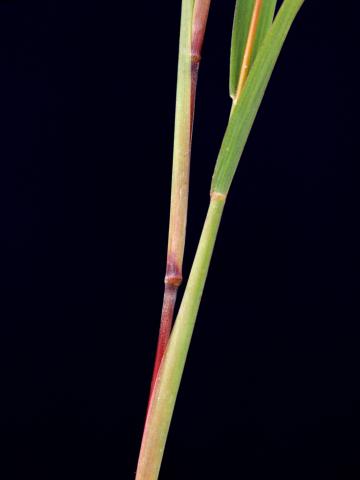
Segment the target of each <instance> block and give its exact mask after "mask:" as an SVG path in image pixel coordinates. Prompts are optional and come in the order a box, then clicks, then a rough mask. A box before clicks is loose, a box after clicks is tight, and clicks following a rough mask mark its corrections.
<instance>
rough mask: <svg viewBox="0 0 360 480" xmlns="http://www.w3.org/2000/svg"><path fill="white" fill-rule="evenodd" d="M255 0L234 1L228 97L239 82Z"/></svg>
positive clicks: (233, 93) (233, 92) (232, 96)
mask: <svg viewBox="0 0 360 480" xmlns="http://www.w3.org/2000/svg"><path fill="white" fill-rule="evenodd" d="M254 5H255V0H236V5H235V13H234V22H233V28H232V35H231V50H230V81H229V92H230V97H231V98H234V96H235V94H236V89H237V85H238V81H239V75H240V70H241V63H242V59H243V57H244V52H245V47H246V41H247V37H248V33H249V28H250V23H251V17H252V12H253V10H254Z"/></svg>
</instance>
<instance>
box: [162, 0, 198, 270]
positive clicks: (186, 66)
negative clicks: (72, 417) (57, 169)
mask: <svg viewBox="0 0 360 480" xmlns="http://www.w3.org/2000/svg"><path fill="white" fill-rule="evenodd" d="M193 8H194V0H183V2H182V10H181V27H180V46H179V62H178V76H177V91H176V112H175V134H174V151H173V171H172V184H171V207H170V225H169V241H168V258H169V260H170V262H171V263H172V264H173V265H174V268H175V269H176V271H175V272H167V275H169V274H170V275H171V274H174V275H175V276H176V275H179V273H180V272H181V269H182V262H183V255H184V245H185V232H186V217H187V206H188V193H189V168H190V143H191V38H192V15H193Z"/></svg>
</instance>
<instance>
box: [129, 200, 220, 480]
mask: <svg viewBox="0 0 360 480" xmlns="http://www.w3.org/2000/svg"><path fill="white" fill-rule="evenodd" d="M224 203H225V197H224V196H223V195H217V194H213V195H212V198H211V201H210V206H209V210H208V213H207V217H206V220H205V224H204V227H203V231H202V234H201V238H200V242H199V245H198V249H197V252H196V255H195V259H194V263H193V266H192V269H191V272H190V276H189V280H188V283H187V286H186V290H185V293H184V297H183V300H182V303H181V306H180V309H179V313H178V316H177V319H176V323H175V325H174V328H173V331H172V333H171V337H170V340H169V343H168V347H167V349H166V352H165V355H164V358H163V361H162V363H161V367H160V370H159V374H158V377H157V380H156V383H155V387H154V390H153V394H152V398H151V402H150V407H149V411H148V416H147V421H146V425H145V430H144V436H143V442H142V445H141V451H140V456H139V463H138V468H137V475H136V480H156V479H157V478H158V475H159V470H160V465H161V460H162V457H163V453H164V449H165V443H166V438H167V434H168V431H169V426H170V421H171V417H172V413H173V410H174V406H175V401H176V396H177V392H178V390H179V386H180V381H181V376H182V373H183V370H184V365H185V360H186V356H187V352H188V349H189V345H190V340H191V336H192V333H193V329H194V325H195V320H196V316H197V313H198V310H199V305H200V300H201V296H202V292H203V289H204V285H205V280H206V277H207V273H208V269H209V264H210V259H211V255H212V252H213V249H214V244H215V240H216V236H217V232H218V228H219V224H220V220H221V215H222V212H223V208H224Z"/></svg>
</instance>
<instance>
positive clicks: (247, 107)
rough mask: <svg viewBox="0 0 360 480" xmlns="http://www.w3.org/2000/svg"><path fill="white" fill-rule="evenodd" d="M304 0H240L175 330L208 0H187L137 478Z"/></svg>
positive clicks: (156, 463)
mask: <svg viewBox="0 0 360 480" xmlns="http://www.w3.org/2000/svg"><path fill="white" fill-rule="evenodd" d="M303 3H304V0H284V1H283V2H282V4H281V6H280V9H279V11H278V13H277V14H276V16H275V18H274V12H275V8H276V4H277V2H276V1H275V0H237V1H236V7H235V15H234V23H233V32H232V42H231V54H230V81H229V85H230V96H231V98H232V108H231V112H230V115H229V122H228V125H227V128H226V131H225V135H224V138H223V142H222V145H221V148H220V152H219V155H218V158H217V161H216V165H215V170H214V174H213V178H212V183H211V189H210V204H209V208H208V212H207V215H206V219H205V222H204V226H203V230H202V233H201V237H200V241H199V244H198V248H197V251H196V254H195V258H194V261H193V265H192V268H191V272H190V275H189V279H188V282H187V285H186V289H185V292H184V295H183V298H182V301H181V304H180V307H179V311H178V313H177V317H176V321H175V324H174V327H173V328H172V330H171V326H172V318H173V314H174V306H175V301H176V296H177V289H178V286H179V285H180V283H181V280H182V272H181V270H182V260H183V253H184V246H185V231H186V216H187V204H188V188H189V169H190V149H191V137H192V125H193V115H194V103H195V91H196V83H197V74H198V65H199V60H200V51H201V45H202V41H203V38H204V32H205V27H206V19H207V13H208V10H209V6H210V1H209V0H203V1H202V0H195V1H194V0H183V1H182V13H181V27H180V47H179V64H178V84H177V104H176V120H175V140H174V159H173V174H172V193H171V213H170V226H169V243H168V260H167V270H166V277H165V294H164V304H163V310H162V319H161V327H160V334H159V343H158V349H157V355H156V361H155V367H154V374H153V380H152V386H151V393H150V399H149V405H148V412H147V417H146V422H145V427H144V433H143V439H142V445H141V450H140V455H139V460H138V467H137V473H136V480H156V479H157V478H158V475H159V471H160V467H161V461H162V457H163V453H164V449H165V444H166V439H167V435H168V431H169V427H170V422H171V418H172V414H173V410H174V406H175V402H176V397H177V393H178V390H179V386H180V382H181V377H182V374H183V370H184V366H185V362H186V357H187V353H188V350H189V346H190V342H191V337H192V333H193V329H194V325H195V321H196V317H197V313H198V310H199V306H200V301H201V297H202V293H203V290H204V286H205V281H206V277H207V273H208V269H209V265H210V261H211V256H212V253H213V249H214V246H215V241H216V236H217V232H218V229H219V226H220V222H221V217H222V213H223V210H224V206H225V203H226V198H227V195H228V192H229V189H230V186H231V183H232V180H233V178H234V175H235V172H236V169H237V166H238V164H239V161H240V158H241V155H242V152H243V150H244V147H245V144H246V141H247V139H248V136H249V134H250V130H251V128H252V126H253V123H254V120H255V117H256V114H257V112H258V109H259V107H260V104H261V100H262V98H263V96H264V93H265V90H266V87H267V85H268V82H269V79H270V77H271V73H272V71H273V69H274V66H275V64H276V61H277V59H278V57H279V54H280V51H281V48H282V46H283V43H284V41H285V39H286V36H287V34H288V32H289V29H290V27H291V25H292V23H293V21H294V19H295V17H296V15H297V13H298V11H299V10H300V8H301V6H302V4H303Z"/></svg>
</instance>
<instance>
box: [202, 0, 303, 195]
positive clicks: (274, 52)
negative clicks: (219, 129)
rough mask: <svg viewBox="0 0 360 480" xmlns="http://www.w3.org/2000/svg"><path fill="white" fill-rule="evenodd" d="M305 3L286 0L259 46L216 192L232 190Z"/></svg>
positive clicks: (228, 135) (229, 132) (218, 169)
mask: <svg viewBox="0 0 360 480" xmlns="http://www.w3.org/2000/svg"><path fill="white" fill-rule="evenodd" d="M303 3H304V0H284V2H283V4H282V6H281V8H280V10H279V13H278V14H277V16H276V18H275V21H274V23H273V24H272V26H271V28H270V30H269V31H268V33H267V35H266V37H265V39H264V41H263V43H262V45H261V47H260V48H259V51H258V54H257V56H256V59H255V62H254V65H253V67H252V68H251V70H250V73H249V77H248V79H247V82H246V84H245V87H244V90H243V92H242V94H241V96H240V99H239V102H238V103H237V105H236V106H235V108H234V110H233V113H232V115H231V117H230V120H229V123H228V126H227V129H226V132H225V136H224V140H223V143H222V145H221V149H220V152H219V156H218V159H217V162H216V166H215V171H214V175H213V180H212V185H211V191H213V192H219V193H222V194H224V195H226V194H227V193H228V191H229V188H230V185H231V182H232V180H233V177H234V175H235V171H236V168H237V166H238V164H239V161H240V157H241V154H242V152H243V150H244V147H245V144H246V141H247V139H248V136H249V134H250V130H251V128H252V125H253V123H254V120H255V117H256V114H257V112H258V110H259V107H260V103H261V100H262V98H263V96H264V93H265V90H266V87H267V85H268V83H269V80H270V77H271V74H272V71H273V69H274V66H275V64H276V61H277V59H278V56H279V54H280V51H281V48H282V46H283V43H284V41H285V39H286V36H287V34H288V32H289V30H290V27H291V25H292V23H293V21H294V19H295V17H296V15H297V13H298V11H299V10H300V8H301V6H302V4H303Z"/></svg>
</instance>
